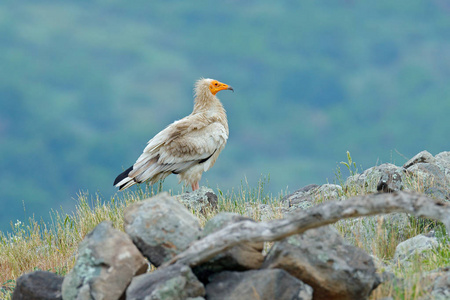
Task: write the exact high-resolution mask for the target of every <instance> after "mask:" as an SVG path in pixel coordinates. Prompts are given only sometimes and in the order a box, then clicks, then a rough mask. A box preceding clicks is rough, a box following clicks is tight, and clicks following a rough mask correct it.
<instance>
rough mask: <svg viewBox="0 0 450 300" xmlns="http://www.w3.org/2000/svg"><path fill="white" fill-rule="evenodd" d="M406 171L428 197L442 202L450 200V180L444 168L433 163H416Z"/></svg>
mask: <svg viewBox="0 0 450 300" xmlns="http://www.w3.org/2000/svg"><path fill="white" fill-rule="evenodd" d="M406 171H407V172H408V174H410V175H411V176H413V177H414V178H415V179H413V180H414V181H415V182H418V183H419V186H420V187H422V188H423V189H424V192H425V194H427V195H428V196H430V197H433V198H435V199H437V200H441V201H448V200H450V190H449V186H450V180H449V179H448V178H447V176H446V174H445V169H443V167H439V166H438V165H436V164H431V163H416V164H414V165H412V166H411V167H409V168H408V169H407V170H406Z"/></svg>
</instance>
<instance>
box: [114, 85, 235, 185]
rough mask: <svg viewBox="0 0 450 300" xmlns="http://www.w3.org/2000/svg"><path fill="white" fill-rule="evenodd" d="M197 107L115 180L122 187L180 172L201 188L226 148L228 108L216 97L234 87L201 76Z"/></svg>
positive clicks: (155, 139)
mask: <svg viewBox="0 0 450 300" xmlns="http://www.w3.org/2000/svg"><path fill="white" fill-rule="evenodd" d="M194 90H195V101H194V110H193V111H192V113H191V114H190V115H188V116H187V117H185V118H183V119H181V120H178V121H175V122H173V123H172V124H170V125H169V126H167V127H166V129H164V130H163V131H161V132H160V133H158V134H157V135H155V136H154V137H153V138H152V139H151V140H150V141H149V142H148V143H147V146H146V147H145V149H144V151H143V153H142V154H141V156H139V158H138V159H137V161H136V162H135V163H134V165H132V166H131V167H130V168H128V169H127V170H125V171H124V172H123V173H121V174H120V175H119V176H117V178H116V180H115V181H114V185H115V186H116V187H118V188H119V190H124V189H126V188H129V187H130V186H132V185H134V184H136V183H141V182H144V181H149V182H150V183H151V184H154V183H156V182H157V181H158V180H161V179H164V178H166V177H167V176H168V175H170V174H177V175H178V179H179V181H180V182H182V181H184V182H185V184H186V185H187V184H190V185H191V187H192V190H193V191H195V190H197V189H198V188H199V181H200V179H201V177H202V173H203V172H205V171H207V170H209V169H210V168H211V167H212V166H213V165H214V163H215V162H216V160H217V157H218V156H219V154H220V152H221V151H222V150H223V148H224V147H225V144H226V143H227V139H228V122H227V115H226V113H225V109H224V108H223V105H222V103H221V102H220V100H219V99H218V98H217V97H216V93H217V92H219V91H221V90H231V91H234V90H233V88H232V87H230V86H228V85H227V84H225V83H221V82H219V81H217V80H214V79H203V78H202V79H200V80H198V81H197V82H196V84H195V89H194Z"/></svg>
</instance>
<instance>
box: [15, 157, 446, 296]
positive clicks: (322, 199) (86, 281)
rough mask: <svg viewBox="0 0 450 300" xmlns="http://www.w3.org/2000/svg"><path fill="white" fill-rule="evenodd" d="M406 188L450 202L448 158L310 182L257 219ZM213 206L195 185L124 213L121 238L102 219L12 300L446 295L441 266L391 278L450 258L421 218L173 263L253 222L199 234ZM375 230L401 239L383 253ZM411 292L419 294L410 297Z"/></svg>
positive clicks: (365, 224)
mask: <svg viewBox="0 0 450 300" xmlns="http://www.w3.org/2000/svg"><path fill="white" fill-rule="evenodd" d="M401 191H415V192H420V193H423V194H425V195H427V196H429V197H430V198H432V199H434V200H437V201H440V202H442V203H444V202H448V201H449V200H450V152H443V153H440V154H438V155H436V156H432V155H431V154H430V153H428V152H426V151H423V152H421V153H419V154H417V155H416V156H415V157H413V158H412V159H411V160H409V161H408V162H407V163H406V164H404V165H403V166H401V167H399V166H395V165H392V164H383V165H380V166H376V167H373V168H370V169H368V170H365V171H364V172H362V173H360V174H359V173H358V174H354V175H353V176H351V177H349V178H348V179H347V180H346V182H345V184H343V185H342V186H341V185H334V184H325V185H320V186H318V185H310V186H306V187H304V188H302V189H300V190H298V191H296V192H294V193H293V194H291V195H288V196H286V197H284V199H283V200H282V201H281V202H280V203H279V205H278V206H273V205H270V204H260V205H259V207H258V208H257V209H258V213H259V214H260V218H259V219H260V220H261V221H265V220H272V219H273V216H274V215H280V218H284V219H290V218H293V217H294V216H295V215H297V214H298V213H299V211H307V210H308V209H310V208H313V207H317V206H318V205H320V204H322V203H326V202H330V201H343V200H351V199H352V198H351V197H352V196H353V195H361V194H369V195H370V194H373V195H379V193H398V192H400V193H401ZM368 199H370V196H369V197H368ZM217 203H218V201H217V196H215V194H214V192H213V191H212V190H209V189H206V188H202V189H200V190H199V191H196V192H194V193H186V194H183V195H180V196H177V197H172V196H170V195H169V194H167V193H161V194H158V195H157V196H155V197H153V198H150V199H146V200H144V201H141V202H138V203H135V204H132V205H131V206H129V207H128V208H126V210H125V211H124V219H123V221H124V228H123V229H124V232H122V231H120V230H118V229H115V228H114V227H113V225H112V223H111V222H107V221H106V222H102V223H100V224H99V225H98V226H97V227H96V228H95V229H94V230H93V231H92V232H90V233H89V234H88V235H87V236H86V237H85V238H84V240H83V242H82V243H81V244H80V245H79V248H78V252H77V260H76V263H75V266H74V267H73V269H72V270H71V271H70V273H69V274H67V275H66V276H65V277H59V276H56V275H55V274H53V273H51V272H45V271H36V272H32V273H28V274H25V275H23V276H21V277H20V278H19V279H18V280H17V285H16V288H15V290H14V294H13V299H198V300H200V299H368V298H369V297H370V295H371V294H372V297H374V294H375V293H376V291H378V290H380V289H381V288H382V287H383V286H387V287H391V288H395V289H403V290H404V292H403V293H394V292H390V293H388V294H390V295H392V297H391V298H385V299H394V298H398V299H400V298H399V297H400V296H397V295H404V296H402V297H403V298H402V299H450V271H449V269H448V268H446V267H445V266H442V267H441V268H436V269H434V270H429V271H423V272H419V273H418V274H419V278H418V279H417V280H416V281H414V284H411V282H408V281H407V280H405V279H404V278H402V277H400V276H398V275H399V272H398V270H399V269H411V268H413V267H414V266H415V264H414V262H415V261H417V259H418V258H420V257H425V258H427V256H426V255H427V254H428V253H429V252H430V251H439V249H441V250H442V249H444V250H445V251H447V253H448V242H447V241H448V239H446V238H442V237H441V236H439V232H440V231H439V230H442V228H443V226H440V225H439V224H437V223H430V222H429V223H426V222H425V223H424V224H428V225H426V226H428V227H427V229H429V230H422V231H417V235H415V234H414V233H411V232H412V231H411V222H412V220H415V221H414V222H416V221H417V220H418V219H417V218H415V217H412V216H409V215H407V214H404V213H393V214H386V215H382V216H369V217H360V218H354V219H346V220H340V221H339V222H337V223H336V224H334V225H327V226H322V227H319V228H314V229H310V230H307V231H306V232H304V233H303V234H296V235H291V236H288V237H286V238H284V239H282V240H279V241H275V242H273V243H272V242H271V243H264V242H243V243H239V244H237V245H235V246H233V247H231V248H229V249H226V250H224V251H221V252H220V253H219V254H216V255H213V256H211V257H209V258H208V260H206V261H202V262H200V263H195V264H182V263H177V262H175V261H174V259H175V260H176V257H177V255H179V254H180V253H182V252H183V251H184V250H186V249H188V248H189V247H190V246H192V244H193V242H195V241H199V240H205V239H207V238H210V239H212V238H214V235H216V234H217V233H218V232H219V231H220V230H221V229H224V228H226V227H227V226H230V225H233V224H240V223H245V222H255V221H254V220H253V219H252V218H251V216H254V215H255V212H254V211H253V210H255V208H254V206H250V205H248V206H245V207H244V208H243V213H242V214H236V213H229V212H221V213H218V214H216V215H215V216H214V217H213V218H211V219H209V220H208V221H207V222H206V223H205V224H204V226H201V225H200V221H199V219H198V218H197V215H199V214H205V213H206V212H209V211H214V210H215V209H216V208H217ZM443 205H445V204H443ZM420 224H422V223H420ZM433 226H434V227H433ZM414 228H416V227H414ZM380 232H382V233H384V234H386V235H389V236H390V237H395V238H396V240H398V241H402V242H400V243H396V245H394V246H391V247H392V248H393V249H392V254H390V255H389V254H387V252H389V251H388V250H389V245H390V244H392V243H391V242H392V241H390V240H389V239H388V240H383V239H382V238H383V237H380ZM394 233H395V234H394ZM380 240H381V241H384V242H385V243H384V244H383V243H381V242H380ZM397 244H398V245H397ZM446 249H447V250H446ZM448 256H450V255H448ZM427 259H429V258H427ZM422 261H424V260H422ZM173 262H175V263H173ZM417 286H420V292H411V293H410V292H409V291H413V290H414V289H417ZM377 287H378V289H377ZM375 289H377V290H376V291H374V290H375ZM406 295H412V296H411V297H409V296H406ZM379 299H381V298H379Z"/></svg>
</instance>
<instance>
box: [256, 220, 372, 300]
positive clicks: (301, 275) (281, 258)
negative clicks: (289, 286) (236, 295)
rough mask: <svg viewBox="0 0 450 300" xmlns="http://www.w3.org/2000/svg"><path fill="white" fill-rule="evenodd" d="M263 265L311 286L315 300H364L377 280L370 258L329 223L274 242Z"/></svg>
mask: <svg viewBox="0 0 450 300" xmlns="http://www.w3.org/2000/svg"><path fill="white" fill-rule="evenodd" d="M262 268H271V269H274V268H279V269H284V270H286V271H287V272H289V273H290V274H291V275H292V276H294V277H296V278H298V279H300V280H301V281H303V282H305V283H306V284H308V285H310V286H311V287H312V288H313V289H314V299H367V297H368V296H369V295H370V292H371V291H372V290H373V289H374V288H376V287H377V285H378V284H379V283H380V279H379V277H378V275H377V274H376V269H375V266H374V263H373V261H372V259H371V257H370V256H369V255H368V254H367V253H365V252H364V251H363V250H361V249H359V248H356V247H353V246H351V245H348V244H346V243H345V241H344V240H343V238H342V237H341V236H340V235H339V233H338V232H337V230H336V229H334V228H333V227H330V226H324V227H320V228H316V229H310V230H308V231H306V232H305V233H303V234H301V235H294V236H290V237H288V238H286V239H284V240H282V241H280V242H276V243H275V244H274V245H273V246H272V248H271V249H270V251H269V253H268V255H267V256H266V260H265V261H264V264H263V266H262Z"/></svg>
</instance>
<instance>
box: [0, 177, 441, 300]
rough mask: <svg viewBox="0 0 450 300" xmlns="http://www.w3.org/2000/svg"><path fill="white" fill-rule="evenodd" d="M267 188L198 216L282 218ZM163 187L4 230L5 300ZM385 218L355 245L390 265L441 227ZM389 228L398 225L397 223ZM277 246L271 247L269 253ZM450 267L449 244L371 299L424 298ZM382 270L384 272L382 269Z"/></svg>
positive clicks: (0, 248)
mask: <svg viewBox="0 0 450 300" xmlns="http://www.w3.org/2000/svg"><path fill="white" fill-rule="evenodd" d="M265 184H266V180H264V179H263V180H261V181H260V182H259V183H258V185H257V187H255V188H252V187H250V186H249V185H248V183H247V182H246V181H244V183H243V184H242V185H241V187H240V188H239V189H237V190H236V191H234V190H232V191H230V192H226V193H223V192H222V191H221V190H220V189H217V190H216V194H217V195H218V198H219V204H218V209H216V210H207V211H206V212H205V213H203V214H201V213H199V212H193V213H194V214H195V215H196V216H197V217H198V219H199V221H200V223H201V225H202V226H204V224H205V223H206V222H207V221H208V220H209V219H211V218H212V217H214V216H215V215H216V214H217V213H219V212H223V211H228V212H235V213H238V214H241V215H246V216H248V217H250V218H253V219H254V220H257V221H261V220H264V221H267V220H271V219H279V218H282V217H283V213H282V206H283V205H282V204H281V201H280V200H281V197H282V195H279V196H276V197H274V196H272V195H270V194H267V193H266V192H265V191H264V186H265ZM411 186H415V187H416V189H418V190H420V189H421V188H423V183H422V182H421V181H419V180H417V181H411ZM161 188H162V186H160V187H159V188H158V189H157V190H156V189H155V190H153V189H152V188H151V187H149V186H147V187H143V189H138V190H137V191H136V192H125V193H121V194H120V196H116V197H114V198H112V199H111V200H110V201H105V199H101V198H100V197H98V196H92V197H91V196H89V195H87V194H82V195H79V196H78V199H77V205H76V210H75V211H74V212H73V213H71V214H67V213H65V212H63V211H52V220H51V222H49V223H43V222H37V221H36V220H34V219H33V218H31V219H29V220H28V221H26V222H25V221H16V222H15V224H13V230H12V231H11V232H9V233H2V232H0V284H1V286H2V290H0V298H1V299H3V298H4V299H10V297H11V294H12V290H13V289H14V286H15V280H16V279H17V278H18V277H19V276H20V275H22V274H24V273H26V272H30V271H33V270H37V269H39V270H49V271H52V272H55V273H58V274H60V275H65V274H67V272H69V271H70V269H71V268H72V267H73V265H74V262H75V258H76V252H77V247H78V244H79V243H80V242H81V241H82V240H83V238H84V236H85V235H86V234H87V233H88V232H90V231H91V230H92V229H93V228H94V227H95V226H96V225H97V224H99V223H100V222H102V221H104V220H110V221H112V222H113V224H114V227H116V228H117V229H120V230H122V229H123V210H124V208H125V207H127V206H129V205H130V204H132V203H134V202H136V201H140V200H142V199H145V198H148V197H150V196H152V195H154V194H156V193H157V192H158V190H159V189H161ZM361 192H362V191H356V189H353V190H350V189H347V190H346V191H345V193H346V194H345V196H347V197H350V196H352V195H354V194H357V193H361ZM323 201H327V200H325V199H323V198H322V197H321V196H320V195H319V196H318V198H317V199H315V200H313V202H314V203H321V202H323ZM261 204H265V208H264V211H262V210H261ZM381 218H383V217H379V219H376V221H375V222H372V223H370V222H367V224H365V225H364V226H370V227H371V229H372V230H374V231H375V233H376V234H375V238H374V239H371V240H370V241H367V240H364V238H363V237H362V236H358V234H357V233H356V238H355V241H354V244H355V245H356V246H358V247H360V248H362V249H364V250H365V251H366V252H368V253H369V254H372V255H374V256H375V257H377V258H378V259H379V260H380V261H382V262H383V261H384V262H389V260H390V259H391V258H392V256H393V254H394V251H395V247H396V246H397V245H398V244H399V243H400V242H401V241H403V240H405V239H407V238H410V237H413V236H415V235H417V234H420V233H423V232H427V231H429V230H430V227H436V226H437V227H436V228H440V227H439V225H437V224H436V223H433V222H428V221H423V220H421V221H420V220H419V219H416V218H410V224H408V225H407V228H408V230H406V235H404V236H399V235H398V234H397V231H396V230H391V229H392V228H390V227H386V226H383V225H382V222H381V221H380V220H382V219H381ZM361 222H362V221H361ZM389 226H395V224H393V225H392V224H391V225H389ZM336 227H337V228H338V229H339V230H340V232H341V233H342V234H343V235H344V236H345V235H346V234H349V233H352V234H355V233H354V232H353V231H354V226H352V225H351V224H350V223H338V224H337V225H336ZM271 244H272V243H266V244H265V249H264V252H265V253H267V251H268V249H269V248H270V246H271ZM449 263H450V250H449V248H448V246H445V247H444V246H443V247H441V249H440V250H439V251H438V252H436V253H431V254H430V255H429V256H427V258H426V259H423V258H418V259H417V260H416V261H415V262H414V263H413V264H412V266H410V267H408V268H406V269H405V268H403V269H402V268H396V267H395V266H394V268H393V269H392V271H393V272H395V274H396V276H398V277H401V278H403V279H404V280H405V281H406V282H407V285H406V286H404V285H401V284H399V283H398V282H397V283H396V282H387V283H384V284H382V285H381V286H380V287H379V288H377V289H376V290H375V291H374V292H373V293H372V295H371V298H370V299H373V300H376V299H382V298H384V297H388V296H390V297H393V298H394V299H418V298H419V297H420V296H423V295H425V294H426V293H425V291H424V284H423V282H422V281H421V280H420V276H419V274H420V273H421V272H422V271H424V270H426V271H429V270H433V269H436V268H438V267H441V266H445V265H448V264H449ZM381 271H383V268H381V269H380V272H381ZM2 297H3V298H2Z"/></svg>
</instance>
